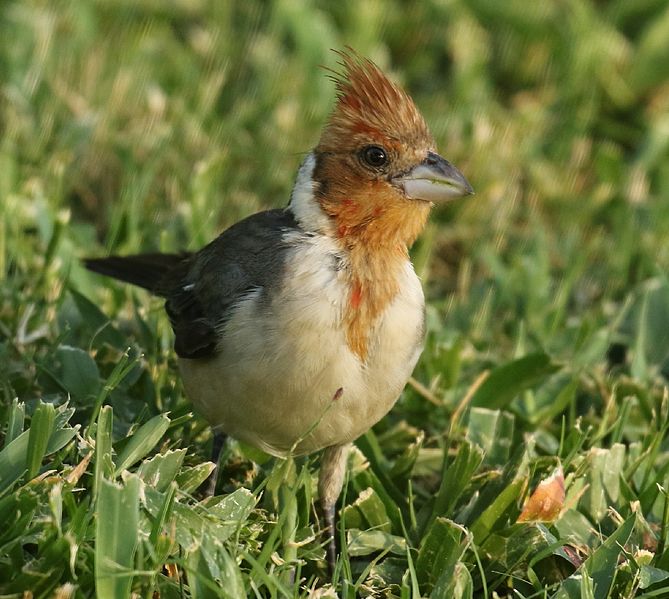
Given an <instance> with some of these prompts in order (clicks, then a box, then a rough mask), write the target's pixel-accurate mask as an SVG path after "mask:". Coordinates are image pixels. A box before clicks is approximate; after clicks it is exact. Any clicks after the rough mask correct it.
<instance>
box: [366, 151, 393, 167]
mask: <svg viewBox="0 0 669 599" xmlns="http://www.w3.org/2000/svg"><path fill="white" fill-rule="evenodd" d="M361 156H362V159H363V161H364V162H365V164H367V165H368V166H371V167H372V168H381V167H382V166H385V165H386V163H387V162H388V154H386V151H385V150H384V149H383V148H381V147H379V146H367V147H366V148H363V150H362V154H361Z"/></svg>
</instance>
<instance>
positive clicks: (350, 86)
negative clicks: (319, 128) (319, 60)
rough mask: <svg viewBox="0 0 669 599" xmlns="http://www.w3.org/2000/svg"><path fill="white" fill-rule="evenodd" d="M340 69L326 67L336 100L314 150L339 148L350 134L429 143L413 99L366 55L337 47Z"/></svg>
mask: <svg viewBox="0 0 669 599" xmlns="http://www.w3.org/2000/svg"><path fill="white" fill-rule="evenodd" d="M336 53H337V54H338V55H339V57H340V59H341V60H340V61H339V63H338V64H339V66H340V67H342V71H341V72H340V71H336V70H333V69H328V70H329V71H330V73H331V75H330V78H331V79H332V80H333V81H334V83H335V86H336V92H337V102H336V104H335V106H334V109H333V111H332V114H331V115H330V118H329V120H328V122H327V125H326V126H325V129H324V130H323V134H322V136H321V139H320V142H319V144H318V148H317V151H321V152H327V151H336V150H337V149H340V148H341V147H342V145H343V142H344V141H345V140H348V139H350V137H351V135H358V134H364V135H367V136H374V135H378V136H379V137H382V138H384V139H386V140H391V141H396V142H397V143H403V144H416V145H423V144H425V143H428V144H429V145H431V144H432V137H431V135H430V132H429V130H428V127H427V125H426V123H425V120H424V119H423V117H422V115H421V114H420V112H418V109H417V108H416V106H415V104H414V103H413V100H412V99H411V98H410V97H409V96H408V95H407V94H406V92H404V90H402V89H401V88H399V87H398V86H396V85H395V84H394V83H392V82H391V81H390V80H389V79H388V78H387V77H386V76H385V75H384V74H383V72H381V70H380V69H379V68H378V67H377V66H376V65H375V64H374V63H373V62H372V61H371V60H369V59H367V58H363V57H361V56H359V55H358V54H357V53H356V52H355V51H354V50H352V49H351V48H347V50H346V51H336Z"/></svg>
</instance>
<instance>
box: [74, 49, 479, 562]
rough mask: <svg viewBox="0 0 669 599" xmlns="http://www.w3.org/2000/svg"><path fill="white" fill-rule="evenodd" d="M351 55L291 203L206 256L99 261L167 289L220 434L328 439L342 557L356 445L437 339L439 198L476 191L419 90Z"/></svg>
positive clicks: (323, 476) (323, 493)
mask: <svg viewBox="0 0 669 599" xmlns="http://www.w3.org/2000/svg"><path fill="white" fill-rule="evenodd" d="M339 54H340V57H341V62H340V66H341V67H342V68H343V72H341V73H334V76H333V79H334V81H335V84H336V89H337V102H336V105H335V107H334V110H333V112H332V114H331V116H330V118H329V120H328V122H327V123H326V125H325V128H324V130H323V133H322V135H321V138H320V141H319V142H318V145H317V146H316V148H315V149H314V151H313V152H311V153H310V154H308V155H307V156H306V158H305V159H304V161H303V162H302V165H301V166H300V168H299V171H298V173H297V180H296V182H295V186H294V188H293V191H292V194H291V197H290V203H289V205H288V207H287V208H285V209H282V210H268V211H265V212H260V213H258V214H254V215H252V216H249V217H248V218H246V219H244V220H242V221H240V222H238V223H236V224H235V225H233V226H232V227H230V228H229V229H227V230H226V231H224V232H223V233H222V234H221V235H220V236H219V237H218V238H217V239H215V240H214V241H213V242H211V243H210V244H209V245H207V246H206V247H204V248H203V249H201V250H200V251H198V252H195V253H193V254H141V255H137V256H128V257H108V258H101V259H89V260H86V266H87V267H88V268H89V269H91V270H93V271H96V272H98V273H101V274H104V275H108V276H111V277H114V278H117V279H120V280H122V281H126V282H129V283H132V284H134V285H139V286H140V287H143V288H145V289H148V290H149V291H150V292H152V293H154V294H156V295H159V296H161V297H164V298H165V299H166V302H165V309H166V311H167V314H168V316H169V318H170V322H171V324H172V328H173V329H174V334H175V343H174V346H175V350H176V353H177V355H178V357H179V369H180V371H181V376H182V378H183V382H184V387H185V390H186V394H187V396H188V397H189V398H190V400H191V401H192V402H193V403H194V404H195V407H196V409H197V410H198V411H199V412H200V413H201V414H202V415H203V416H204V417H205V418H206V419H207V420H208V421H209V422H210V423H211V425H212V427H214V430H218V431H224V432H225V433H227V434H229V435H231V436H233V437H235V438H237V439H240V440H242V441H245V442H247V443H250V444H251V445H254V446H256V447H258V448H260V449H262V450H264V451H266V452H268V453H270V454H273V455H275V456H285V455H287V454H289V453H292V454H306V453H310V452H314V451H317V450H320V449H325V453H324V456H323V458H322V461H321V470H320V477H319V485H318V487H319V496H320V502H321V505H322V508H323V512H324V516H325V519H326V525H327V529H328V533H329V535H330V538H329V547H328V560H329V563H330V566H331V567H332V565H333V563H334V560H335V549H334V508H335V503H336V501H337V498H338V496H339V493H340V491H341V488H342V484H343V480H344V473H345V467H346V456H347V452H348V444H349V443H351V442H352V441H353V440H354V439H356V438H357V437H358V436H360V435H362V434H363V433H364V432H365V431H367V430H368V429H369V428H370V427H371V426H372V425H373V424H375V423H376V422H377V421H378V420H380V419H381V418H382V417H383V416H384V415H385V414H386V413H387V412H388V411H389V410H390V409H391V408H392V406H393V404H394V403H395V401H396V400H397V398H398V396H399V394H400V392H401V391H402V388H403V387H404V385H405V384H406V382H407V380H408V378H409V376H410V375H411V372H412V371H413V368H414V366H415V365H416V361H417V360H418V357H419V355H420V353H421V351H422V348H423V339H424V334H425V322H424V321H425V315H424V314H425V303H424V298H423V291H422V288H421V285H420V282H419V280H418V277H417V276H416V273H415V272H414V269H413V266H412V264H411V261H410V259H409V253H408V248H409V247H410V246H411V244H412V243H413V242H414V240H415V239H416V237H417V236H418V234H419V233H420V232H421V231H422V229H423V227H424V226H425V222H426V220H427V217H428V213H429V211H430V207H431V206H432V205H433V203H441V202H445V201H448V200H451V199H453V198H457V197H460V196H464V195H467V194H470V193H472V188H471V186H470V185H469V183H468V182H467V180H466V179H465V178H464V176H463V175H462V174H461V173H460V172H459V171H458V170H457V169H456V168H455V167H454V166H453V165H452V164H451V163H449V162H448V161H447V160H445V159H444V158H442V157H441V156H439V154H437V153H436V149H435V143H434V140H433V138H432V136H431V134H430V132H429V130H428V128H427V125H426V124H425V121H424V120H423V117H422V116H421V114H420V113H419V112H418V110H417V108H416V106H415V105H414V103H413V101H412V100H411V98H410V97H409V96H408V95H407V94H406V93H405V92H404V91H403V90H401V89H400V88H399V87H397V86H396V85H394V84H393V83H391V82H390V81H389V80H388V78H387V77H386V76H385V75H384V74H383V73H382V72H381V71H380V70H379V68H378V67H377V66H376V65H375V64H374V63H372V62H371V61H369V60H366V59H363V58H360V57H359V56H358V55H356V54H355V53H354V52H352V51H348V52H341V53H339ZM340 390H341V391H340ZM333 398H335V399H334V400H333Z"/></svg>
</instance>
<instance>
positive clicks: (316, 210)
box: [288, 152, 334, 235]
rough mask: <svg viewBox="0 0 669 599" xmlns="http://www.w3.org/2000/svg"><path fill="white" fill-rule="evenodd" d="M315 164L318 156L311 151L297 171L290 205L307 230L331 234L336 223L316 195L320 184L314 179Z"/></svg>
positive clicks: (296, 217)
mask: <svg viewBox="0 0 669 599" xmlns="http://www.w3.org/2000/svg"><path fill="white" fill-rule="evenodd" d="M315 166H316V157H315V156H314V153H313V152H311V153H310V154H309V155H308V156H307V157H306V158H305V159H304V162H302V165H301V166H300V169H299V170H298V171H297V179H296V180H295V186H294V187H293V192H292V193H291V195H290V204H289V205H288V207H289V208H290V210H292V212H293V214H294V215H295V219H296V220H297V222H298V223H300V226H301V227H302V228H303V229H304V230H305V231H309V232H315V233H323V234H325V235H330V234H333V233H334V224H333V223H332V221H331V220H330V217H329V216H328V215H327V214H325V212H323V210H322V209H321V207H320V205H319V204H318V202H317V200H316V197H315V192H316V189H317V186H318V182H316V181H314V179H313V174H314V167H315Z"/></svg>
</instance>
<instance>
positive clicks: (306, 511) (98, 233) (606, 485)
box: [0, 0, 669, 599]
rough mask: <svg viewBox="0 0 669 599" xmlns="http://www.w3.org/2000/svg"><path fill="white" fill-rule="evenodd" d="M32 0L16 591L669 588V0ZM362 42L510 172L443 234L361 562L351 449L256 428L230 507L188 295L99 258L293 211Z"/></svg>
mask: <svg viewBox="0 0 669 599" xmlns="http://www.w3.org/2000/svg"><path fill="white" fill-rule="evenodd" d="M0 10H2V12H3V18H2V19H0V39H2V40H3V42H2V46H1V47H0V72H1V73H2V79H1V88H0V89H1V91H0V131H2V135H1V137H0V273H1V274H0V276H2V277H3V283H2V285H1V286H0V386H1V387H0V388H1V390H2V401H1V402H0V421H1V422H2V429H1V430H2V437H1V441H2V449H1V450H0V522H2V523H3V524H4V525H3V526H2V529H1V530H0V596H1V597H59V598H65V597H94V596H95V597H101V598H103V599H106V598H108V597H114V598H116V597H118V598H126V597H128V596H130V593H131V592H132V593H135V594H136V596H141V597H152V596H153V597H156V596H160V597H165V598H168V597H194V598H196V599H197V598H201V597H207V598H208V597H244V596H250V597H319V596H320V597H327V596H335V592H336V593H337V595H338V596H340V597H349V598H352V597H356V596H361V597H365V596H370V597H381V596H383V597H401V598H404V597H419V596H420V597H433V598H440V597H444V598H450V597H489V598H492V597H495V596H499V597H501V596H508V597H525V598H530V597H537V598H538V597H555V598H559V599H562V598H569V599H572V598H576V597H586V598H596V599H604V598H608V597H612V598H613V597H645V598H650V597H660V596H667V595H668V594H669V547H668V546H667V536H668V533H669V531H668V529H667V525H668V523H669V501H668V497H667V490H668V489H669V480H668V479H669V460H668V459H667V448H668V446H669V440H668V438H667V430H668V428H669V391H668V387H667V377H668V376H669V280H668V279H667V274H666V273H667V272H668V267H669V244H667V239H668V238H669V203H668V202H667V201H666V199H667V197H669V116H668V115H669V83H668V81H669V67H668V66H667V65H669V44H667V41H666V40H668V39H669V9H668V8H667V6H666V3H665V2H664V0H643V1H639V2H633V3H630V2H628V1H626V0H610V1H606V2H595V1H594V0H573V1H571V0H569V1H566V2H564V1H563V2H558V1H557V0H554V1H553V0H549V1H546V2H541V3H535V4H531V3H526V2H524V1H523V0H507V1H506V2H498V1H496V0H452V1H450V2H436V1H435V2H423V3H420V4H418V3H416V4H415V5H414V4H407V3H404V2H400V0H393V1H389V2H384V3H381V2H368V3H349V2H342V3H337V4H330V3H325V2H316V1H306V0H305V1H303V2H288V1H282V0H278V1H276V2H272V3H264V2H260V1H247V2H244V3H223V2H218V3H216V2H206V1H204V0H197V1H194V2H172V3H161V2H155V1H153V0H142V1H138V2H123V1H122V0H95V1H90V2H74V1H72V0H63V1H62V2H39V1H37V0H24V1H22V2H18V1H8V2H5V3H4V4H3V5H2V7H1V8H0ZM346 44H349V45H351V46H353V47H355V48H356V49H357V50H358V51H359V52H361V53H362V54H364V55H368V56H370V57H371V58H372V59H374V60H375V61H376V62H377V63H379V64H380V65H381V66H382V67H383V68H384V69H386V70H389V71H390V72H391V73H392V75H393V77H394V78H395V79H396V80H398V81H400V82H401V83H402V84H403V85H405V87H406V88H407V89H408V90H409V91H410V92H411V94H412V95H413V96H414V98H415V100H416V102H417V104H418V105H419V106H420V107H421V109H422V111H423V112H424V114H425V116H426V118H427V120H428V122H429V123H430V125H431V127H432V129H433V132H434V134H435V137H436V138H437V142H438V146H439V148H440V150H441V152H442V153H443V154H444V155H445V156H446V157H447V158H448V159H449V160H452V161H453V162H454V163H455V164H457V165H458V166H459V167H460V168H461V170H462V171H463V172H464V173H465V174H466V175H467V177H468V179H469V180H470V181H471V182H472V184H473V185H474V187H475V188H476V191H477V195H476V196H475V197H474V198H472V199H470V200H466V201H462V202H459V203H455V204H453V205H452V206H449V207H447V208H445V209H443V210H441V211H439V212H438V213H434V214H433V217H432V220H431V225H430V227H429V229H428V230H427V231H426V233H425V235H424V236H423V237H422V239H421V240H420V242H419V243H418V244H417V245H416V247H415V248H414V250H413V256H414V261H415V264H416V267H417V269H418V271H419V272H420V274H421V276H422V278H423V282H424V287H425V289H426V294H427V296H428V299H429V307H428V341H427V346H426V350H425V352H424V354H423V356H422V358H421V361H420V363H419V366H418V368H417V370H416V372H415V373H414V377H415V381H414V382H413V383H412V384H411V385H409V386H408V387H407V389H406V390H405V392H404V393H403V395H402V397H401V399H400V401H399V403H398V405H397V406H396V407H395V409H394V410H393V411H392V413H391V414H390V415H389V416H388V417H386V418H385V419H384V420H383V421H382V422H380V423H379V424H378V425H377V426H376V427H375V428H374V430H373V431H371V432H370V433H369V434H367V435H365V436H364V437H363V438H361V439H360V440H359V441H358V443H357V445H356V448H355V450H354V452H353V453H352V454H351V456H350V464H349V474H348V478H347V484H346V488H345V492H344V495H343V497H342V499H341V504H340V508H341V510H340V514H341V521H342V523H343V524H344V526H343V528H341V530H340V541H341V546H342V556H341V560H340V564H339V568H338V571H337V575H336V577H335V581H334V585H333V586H330V585H328V584H327V583H325V582H324V574H325V572H324V562H323V557H324V550H323V539H322V537H321V536H319V533H318V528H317V525H316V518H315V512H314V500H315V497H314V495H315V481H314V477H315V474H316V469H317V462H318V456H311V457H309V458H308V459H302V460H298V461H297V462H295V461H292V460H288V461H277V460H269V459H267V457H266V456H262V455H259V454H258V453H257V452H256V451H254V450H252V449H250V448H248V447H243V446H241V445H239V444H236V443H232V444H231V445H230V446H229V447H228V448H227V456H226V459H225V461H224V466H223V474H224V481H225V485H224V489H223V491H222V493H221V494H220V495H217V496H216V497H215V498H213V499H208V500H206V501H202V496H201V492H200V491H198V487H199V486H200V484H201V483H202V481H204V479H205V478H206V477H207V475H208V473H209V472H210V469H211V464H210V463H209V462H208V452H209V448H210V445H211V435H210V432H209V429H208V428H207V426H206V423H205V422H203V421H202V420H201V419H200V418H199V417H198V416H197V415H193V414H192V413H191V411H190V406H189V404H188V403H187V402H186V400H185V398H184V396H183V392H182V389H181V386H180V383H179V380H178V375H177V372H176V368H175V361H174V355H173V353H172V351H171V344H172V338H171V331H170V329H169V324H168V322H167V319H166V318H165V317H164V315H163V312H162V307H161V305H160V302H159V301H156V300H152V299H150V298H149V297H148V296H147V295H146V294H144V293H143V292H141V291H137V290H133V289H129V288H127V287H123V286H120V285H116V284H114V283H111V282H108V281H104V280H102V279H100V278H98V277H96V276H94V275H91V274H89V273H87V272H85V271H84V269H83V268H82V266H81V264H80V262H79V259H80V258H81V257H82V256H85V255H92V254H93V255H96V254H104V253H105V252H112V251H113V252H117V253H129V252H135V251H140V250H147V251H148V250H156V249H162V250H175V249H178V248H183V249H193V248H197V247H199V246H201V245H202V244H204V243H206V242H207V241H208V240H210V239H211V238H213V237H214V236H215V235H216V234H217V233H218V232H219V231H220V230H222V229H223V228H224V227H226V226H228V225H230V224H231V223H233V222H235V221H236V220H238V219H240V218H241V217H243V216H245V215H247V214H250V213H252V212H255V211H257V210H260V209H263V208H268V207H276V206H282V205H284V204H285V203H286V200H287V197H288V194H289V190H290V188H291V185H292V181H293V177H294V173H295V170H296V168H297V166H298V164H299V163H300V160H301V157H302V156H303V154H304V153H305V152H307V151H309V149H310V148H311V146H313V145H314V143H315V142H316V140H317V138H318V132H319V128H320V126H321V124H322V123H323V121H324V119H325V118H326V116H327V114H328V111H329V110H330V107H331V104H332V99H333V89H332V84H331V82H330V81H329V80H328V79H327V77H325V75H324V73H323V72H322V71H320V70H319V69H318V65H319V64H325V65H332V64H333V63H334V61H335V58H336V57H335V56H334V55H333V54H332V53H331V52H330V50H329V49H330V48H341V47H343V46H344V45H346ZM277 375H278V373H277ZM560 472H562V473H564V488H565V497H564V501H561V493H560V480H561V478H560ZM556 473H557V474H556ZM552 475H553V478H552V479H551V476H552ZM547 479H548V480H549V481H550V480H552V481H553V483H552V484H549V483H546V484H543V485H541V484H540V483H541V481H546V480H547ZM537 489H538V491H537V494H535V495H533V493H534V491H535V490H537ZM532 496H533V497H534V499H532V500H529V498H530V497H532ZM528 500H529V504H527V505H526V503H527V502H528ZM292 573H294V574H295V576H294V577H293V576H292Z"/></svg>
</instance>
